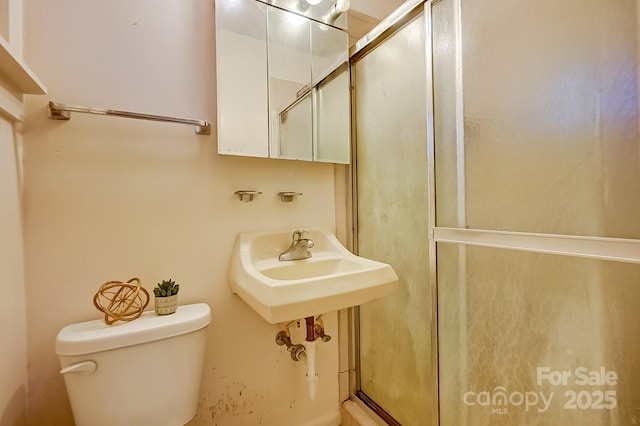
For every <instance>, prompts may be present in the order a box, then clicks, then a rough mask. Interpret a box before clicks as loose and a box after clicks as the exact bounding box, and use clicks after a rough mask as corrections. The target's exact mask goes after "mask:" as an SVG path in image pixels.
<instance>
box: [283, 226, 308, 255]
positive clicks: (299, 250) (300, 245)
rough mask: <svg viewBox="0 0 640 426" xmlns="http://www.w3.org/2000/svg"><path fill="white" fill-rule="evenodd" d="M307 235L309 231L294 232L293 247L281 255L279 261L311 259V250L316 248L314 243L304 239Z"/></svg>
mask: <svg viewBox="0 0 640 426" xmlns="http://www.w3.org/2000/svg"><path fill="white" fill-rule="evenodd" d="M306 233H307V231H305V230H304V229H298V230H296V231H293V235H292V241H291V245H290V246H289V248H288V249H286V250H285V251H283V252H282V253H280V256H278V260H281V261H282V260H300V259H308V258H310V257H311V252H310V251H309V249H310V248H312V247H313V246H314V243H313V241H312V240H310V239H308V238H302V237H303V235H304V234H306Z"/></svg>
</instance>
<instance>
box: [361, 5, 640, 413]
mask: <svg viewBox="0 0 640 426" xmlns="http://www.w3.org/2000/svg"><path fill="white" fill-rule="evenodd" d="M445 1H452V2H453V7H454V13H455V16H454V19H455V26H456V28H455V33H456V34H455V48H456V52H455V64H456V75H455V98H456V118H455V120H456V155H457V166H456V167H457V176H458V183H457V185H458V186H457V191H458V200H457V201H458V215H457V221H458V226H459V227H443V226H437V225H438V224H437V222H436V210H435V202H436V193H435V132H434V127H435V123H434V88H433V45H432V42H433V36H432V11H431V9H432V6H433V5H435V4H437V3H441V2H445ZM461 1H462V0H409V1H407V2H405V3H404V4H403V5H402V6H401V7H400V8H399V9H398V10H397V11H396V12H394V13H393V14H392V15H391V16H389V18H387V19H385V20H384V21H382V22H381V23H380V24H379V25H378V26H377V27H376V28H374V30H373V31H372V32H370V33H369V34H368V35H366V36H365V37H364V38H363V39H361V40H359V41H358V42H356V44H355V46H354V48H352V51H351V52H350V64H351V69H352V89H353V90H352V105H355V87H354V85H353V81H354V79H353V64H354V63H355V62H357V61H358V59H360V58H361V57H363V56H365V55H366V54H367V53H369V52H370V51H371V50H373V49H375V47H376V46H378V45H379V44H381V43H383V42H384V41H385V40H386V39H387V38H388V37H389V36H391V35H392V34H394V33H395V32H397V31H398V30H399V29H401V28H402V27H403V26H404V25H405V24H406V23H407V22H409V21H410V20H411V19H413V18H414V17H415V16H417V15H419V14H420V13H424V22H425V49H426V57H425V58H426V75H425V78H426V85H425V86H426V91H427V93H426V103H427V105H426V117H425V120H426V131H427V132H426V133H427V140H426V141H425V143H426V144H427V156H428V158H427V176H428V180H429V181H428V191H429V193H428V200H429V210H428V212H427V215H428V220H429V240H428V242H427V243H428V253H429V262H430V264H429V271H430V274H429V286H430V296H431V298H432V299H431V304H430V309H431V315H430V332H431V368H432V377H431V378H430V380H431V383H432V386H433V395H434V406H433V407H434V410H433V420H432V422H433V423H432V424H433V425H439V424H440V411H439V403H438V401H439V376H438V374H439V368H438V355H439V351H438V287H437V269H436V263H437V253H436V247H437V244H438V243H455V244H459V247H460V254H461V258H460V259H461V265H460V268H461V271H462V272H463V275H461V276H462V277H464V265H462V263H464V253H465V251H466V246H469V245H470V246H481V247H491V248H502V249H509V250H518V251H526V252H532V253H547V254H553V255H563V256H571V257H583V258H590V259H600V260H607V261H616V262H623V263H635V264H640V239H625V238H609V237H596V236H588V235H562V234H544V233H533V232H517V231H499V230H487V229H470V228H466V218H465V202H464V200H465V197H466V191H465V187H464V182H465V179H464V173H465V157H464V153H465V151H464V149H465V146H464V117H463V114H462V112H463V79H462V72H463V70H462V33H461V25H462V22H461V16H462V15H461V7H462V6H461V5H462V3H461ZM356 115H357V114H356V111H355V108H352V123H355V122H356V118H357V117H356ZM352 141H353V143H352V148H353V149H352V162H351V177H350V178H351V185H350V192H351V194H350V200H351V203H352V215H351V218H350V219H351V221H352V222H351V223H350V225H351V229H352V235H351V243H352V249H353V250H354V252H355V253H357V252H358V242H357V241H358V238H357V237H358V205H357V204H358V201H357V190H358V188H357V179H356V177H357V176H356V171H357V135H356V126H355V125H353V126H352ZM463 279H464V278H463ZM461 309H462V310H464V307H461ZM349 324H350V327H349V334H350V336H351V339H350V340H351V344H350V348H349V349H350V354H349V360H350V364H351V365H350V373H353V374H350V397H351V399H352V400H353V401H354V402H356V404H358V405H359V406H360V407H362V408H364V409H365V410H370V412H372V413H374V414H375V415H377V416H378V417H379V420H383V421H385V422H387V423H388V424H391V425H393V424H398V423H397V422H395V423H394V421H395V420H394V419H393V418H392V417H391V416H390V415H389V414H388V413H386V412H385V411H384V410H383V409H382V408H381V407H379V406H377V404H375V401H371V399H370V398H368V397H366V395H364V393H363V392H361V391H360V383H359V374H360V373H359V371H360V365H359V342H358V329H359V321H358V308H357V307H355V308H353V309H352V311H351V314H350V318H349ZM461 335H462V336H464V335H465V333H464V330H463V331H462V333H461ZM463 362H464V361H463Z"/></svg>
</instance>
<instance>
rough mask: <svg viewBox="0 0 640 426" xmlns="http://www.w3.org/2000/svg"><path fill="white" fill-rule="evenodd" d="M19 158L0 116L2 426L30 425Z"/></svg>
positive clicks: (6, 122)
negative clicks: (27, 423) (27, 421)
mask: <svg viewBox="0 0 640 426" xmlns="http://www.w3.org/2000/svg"><path fill="white" fill-rule="evenodd" d="M18 158H19V154H18V151H17V144H16V143H15V140H14V132H13V128H12V124H11V123H10V122H9V121H7V120H6V119H5V118H4V117H3V116H0V200H1V202H0V241H1V242H2V244H0V271H2V275H3V276H2V280H3V284H2V294H3V297H2V298H0V324H3V326H2V327H0V340H2V342H3V343H2V344H1V345H0V360H1V362H0V426H5V425H11V426H19V425H24V424H26V414H27V412H26V410H27V403H26V401H27V396H26V395H27V391H26V387H27V337H26V335H27V326H26V313H25V292H24V252H23V238H22V212H21V197H20V186H21V176H20V169H19V161H18Z"/></svg>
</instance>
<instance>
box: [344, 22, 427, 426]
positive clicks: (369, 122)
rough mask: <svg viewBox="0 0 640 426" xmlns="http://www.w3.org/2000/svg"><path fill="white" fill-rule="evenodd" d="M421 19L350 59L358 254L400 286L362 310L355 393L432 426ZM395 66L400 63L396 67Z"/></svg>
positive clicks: (410, 421)
mask: <svg viewBox="0 0 640 426" xmlns="http://www.w3.org/2000/svg"><path fill="white" fill-rule="evenodd" d="M424 26H425V23H424V19H423V17H422V16H420V17H418V18H415V19H414V20H413V21H411V22H410V23H408V24H407V25H406V26H405V27H404V28H403V29H402V30H400V31H399V32H398V33H396V34H394V35H393V36H392V37H391V38H389V39H388V40H386V41H385V42H384V43H383V44H381V45H379V46H378V47H376V48H375V49H374V50H373V51H372V52H370V53H368V54H367V55H366V56H364V57H363V58H362V59H359V60H358V61H357V62H356V63H355V66H354V67H355V68H354V76H355V109H356V117H357V120H356V124H355V125H356V137H357V142H356V153H357V182H358V184H357V186H358V190H357V194H358V199H357V212H358V248H359V249H358V251H359V254H360V255H362V256H364V257H368V258H372V259H376V260H379V261H382V262H385V263H389V264H391V265H392V266H393V268H394V270H395V271H396V273H397V274H398V276H399V277H400V290H399V291H398V292H396V293H395V294H393V295H391V296H388V297H385V298H383V299H381V300H378V301H375V302H372V303H369V304H365V305H363V306H361V307H360V335H359V337H360V340H359V342H360V385H361V390H362V391H363V392H364V393H366V394H367V395H368V396H369V397H371V398H372V399H373V400H375V402H376V403H378V404H379V405H380V406H381V407H382V408H384V409H385V410H386V411H387V412H389V413H390V414H391V415H392V416H393V417H395V418H396V419H397V420H398V421H399V422H400V423H402V424H404V425H427V424H430V422H431V419H432V413H433V410H434V409H435V407H434V404H433V401H434V395H432V393H431V386H430V384H431V377H432V371H431V366H430V363H431V344H430V341H431V335H430V327H429V324H430V314H431V313H430V310H429V307H430V306H431V300H430V290H429V256H428V250H427V249H428V223H427V211H428V209H427V205H428V204H427V203H428V197H427V146H426V120H425V117H426V110H425V105H426V102H425V91H426V89H425V47H424V43H425V34H424ZM398 64H402V66H398Z"/></svg>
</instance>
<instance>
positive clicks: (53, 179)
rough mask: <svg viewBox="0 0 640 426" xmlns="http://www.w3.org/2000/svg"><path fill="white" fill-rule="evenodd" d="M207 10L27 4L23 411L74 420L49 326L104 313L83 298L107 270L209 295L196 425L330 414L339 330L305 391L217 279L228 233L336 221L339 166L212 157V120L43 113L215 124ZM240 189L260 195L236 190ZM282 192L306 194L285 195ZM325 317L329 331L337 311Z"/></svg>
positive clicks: (295, 367)
mask: <svg viewBox="0 0 640 426" xmlns="http://www.w3.org/2000/svg"><path fill="white" fill-rule="evenodd" d="M213 10H214V2H213V0H206V1H205V0H189V1H184V0H173V1H170V0H165V1H161V2H158V1H152V0H140V1H136V2H129V1H125V0H114V1H109V2H102V1H96V0H91V1H87V0H59V1H56V2H50V1H48V0H30V1H29V2H28V3H27V4H26V9H25V23H26V37H25V58H26V60H27V61H28V63H29V64H30V66H31V68H32V69H33V70H34V71H35V72H36V73H37V74H38V76H39V77H40V78H41V79H42V80H43V81H44V82H45V84H46V85H47V87H48V89H49V95H48V97H38V96H31V97H28V99H27V103H26V114H25V123H24V129H23V133H24V190H25V191H24V204H25V216H24V221H25V253H26V254H25V262H26V288H27V292H26V302H27V317H28V324H29V328H28V352H29V353H28V358H29V397H30V404H29V424H33V425H43V426H44V425H55V426H63V425H71V424H73V420H72V415H71V411H70V406H69V403H68V398H67V395H66V391H65V387H64V382H63V379H62V377H61V376H60V375H59V374H58V369H59V365H58V360H57V357H56V355H55V353H54V343H55V337H56V333H57V332H58V331H59V330H60V329H61V328H62V327H63V326H64V325H66V324H69V323H73V322H78V321H84V320H89V319H95V318H99V313H98V311H97V310H96V309H95V308H94V307H93V305H92V303H91V299H92V297H93V295H94V293H95V292H96V290H97V289H98V287H99V286H100V285H101V284H102V283H103V282H105V281H108V280H114V279H117V280H127V279H128V278H130V277H134V276H137V277H140V278H141V280H142V282H143V285H144V286H145V287H147V288H148V289H151V288H152V287H153V286H154V285H155V283H156V282H158V281H160V280H162V279H165V278H169V277H171V278H173V279H175V280H177V281H178V282H179V283H180V284H181V292H180V298H181V299H180V300H181V303H194V302H207V303H208V304H209V305H210V306H211V308H212V312H213V319H212V323H211V325H210V327H209V329H208V330H209V344H208V347H207V354H206V365H205V371H204V375H203V384H202V392H201V398H200V403H199V409H198V413H197V414H196V417H195V418H194V420H193V421H192V423H191V424H193V425H225V426H233V425H257V424H261V425H267V426H268V425H274V426H275V425H283V424H287V425H304V424H318V425H323V424H327V425H329V424H334V425H335V424H337V423H338V421H339V419H338V415H339V406H338V351H337V341H338V339H333V340H332V341H331V342H328V343H324V344H321V345H318V346H319V347H318V351H319V353H318V361H319V366H318V369H319V376H320V385H319V390H318V395H317V397H316V400H315V401H310V399H309V397H308V394H307V388H306V382H305V377H304V372H305V371H304V370H305V366H304V365H303V364H302V363H296V362H294V361H292V360H291V358H290V357H289V354H288V353H287V352H286V350H285V349H283V348H282V347H279V346H277V345H276V344H275V342H274V338H275V335H276V333H277V331H278V330H279V327H278V326H274V325H270V324H268V323H267V322H266V321H264V320H263V319H262V318H261V317H260V316H258V314H256V313H255V312H254V311H253V310H252V309H251V308H249V307H248V306H247V305H246V304H245V303H244V302H243V301H242V300H241V299H240V298H239V297H238V296H235V295H232V294H231V293H230V291H229V289H228V285H227V279H226V274H227V265H228V262H229V257H230V252H231V248H232V246H233V243H234V240H235V238H236V235H237V233H238V232H242V231H252V230H263V229H280V228H285V229H292V230H293V229H294V228H297V227H310V226H317V225H329V226H335V198H334V194H335V191H334V166H333V165H331V164H320V163H306V162H295V161H284V160H269V159H251V158H239V157H225V156H219V155H218V154H217V146H216V137H215V128H214V131H213V134H212V135H211V136H199V135H196V134H195V133H194V132H193V128H192V127H190V126H182V125H175V124H164V123H155V122H144V121H137V120H126V119H120V118H115V117H103V116H96V115H87V114H73V115H72V118H71V120H70V121H68V122H64V121H54V120H49V119H48V118H47V114H46V103H47V101H48V100H53V101H56V102H62V103H69V104H79V105H86V106H94V107H107V108H113V109H122V110H132V111H140V112H146V113H152V114H163V115H175V116H180V117H188V118H202V119H208V120H212V121H215V116H216V99H215V51H214V36H215V29H214V16H213ZM247 125H248V126H250V125H251V123H250V122H248V123H247ZM2 158H4V156H3V157H2ZM239 189H256V190H260V191H262V192H263V195H261V196H259V197H257V198H256V200H255V201H253V202H251V203H241V202H240V201H239V200H238V198H237V197H236V196H235V195H234V194H233V193H234V191H236V190H239ZM285 190H295V191H300V192H303V193H304V195H303V196H302V197H299V198H298V199H296V201H295V202H294V203H292V204H283V203H281V202H280V201H279V199H278V198H277V197H276V193H277V192H279V191H285ZM151 303H153V302H151ZM325 325H326V326H327V332H328V333H329V334H332V333H334V334H335V330H336V327H337V319H336V315H335V313H333V314H329V315H327V316H326V317H325ZM133 361H134V360H132V362H133ZM120 385H124V386H126V383H120ZM175 391H176V392H179V390H175ZM0 397H2V395H0ZM0 401H1V400H0ZM132 403H134V404H135V401H132Z"/></svg>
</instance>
